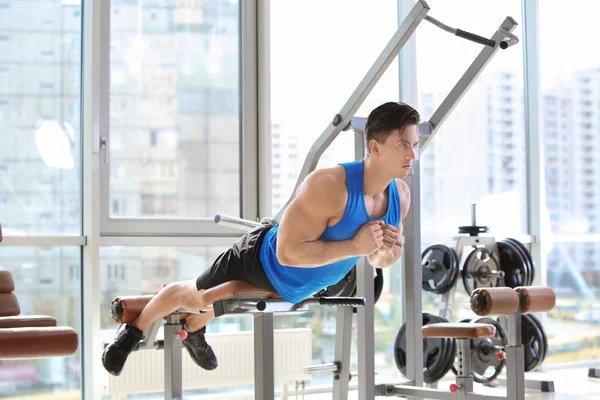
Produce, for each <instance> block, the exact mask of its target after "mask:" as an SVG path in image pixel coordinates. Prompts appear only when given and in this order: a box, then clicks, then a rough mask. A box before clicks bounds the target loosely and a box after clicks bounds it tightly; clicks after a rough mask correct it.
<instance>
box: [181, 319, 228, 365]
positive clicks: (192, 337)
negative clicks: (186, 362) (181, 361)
mask: <svg viewBox="0 0 600 400" xmlns="http://www.w3.org/2000/svg"><path fill="white" fill-rule="evenodd" d="M205 333H206V327H204V328H202V329H200V330H199V331H197V332H193V333H192V332H188V335H187V338H185V339H183V340H182V341H181V343H182V344H183V346H184V347H185V348H186V349H187V351H188V353H190V357H192V360H194V362H195V363H196V364H198V365H199V366H200V367H202V368H204V369H206V370H208V371H212V370H213V369H215V368H217V366H218V365H219V362H218V361H217V356H216V355H215V352H214V351H213V349H212V347H210V345H209V344H208V343H206V338H205V337H204V334H205Z"/></svg>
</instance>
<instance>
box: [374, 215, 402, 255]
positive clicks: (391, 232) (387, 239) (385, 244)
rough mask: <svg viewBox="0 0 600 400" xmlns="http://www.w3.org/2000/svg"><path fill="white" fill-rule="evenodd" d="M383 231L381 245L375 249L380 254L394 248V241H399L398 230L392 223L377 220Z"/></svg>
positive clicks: (384, 253)
mask: <svg viewBox="0 0 600 400" xmlns="http://www.w3.org/2000/svg"><path fill="white" fill-rule="evenodd" d="M379 225H380V226H381V230H382V232H383V240H382V244H381V247H380V248H379V249H377V251H378V252H379V253H380V254H383V255H386V254H388V253H389V251H390V250H392V249H393V248H394V245H395V244H396V243H400V230H399V229H398V228H396V227H395V226H393V225H390V224H386V223H385V222H383V221H379Z"/></svg>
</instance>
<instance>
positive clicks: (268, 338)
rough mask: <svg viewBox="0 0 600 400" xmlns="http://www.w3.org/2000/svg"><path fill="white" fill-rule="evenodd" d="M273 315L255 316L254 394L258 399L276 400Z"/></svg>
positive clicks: (260, 314) (262, 314)
mask: <svg viewBox="0 0 600 400" xmlns="http://www.w3.org/2000/svg"><path fill="white" fill-rule="evenodd" d="M274 347H275V344H274V337H273V314H272V313H259V314H256V315H255V316H254V394H255V395H256V398H257V399H261V400H274V399H275V356H274V351H273V348H274Z"/></svg>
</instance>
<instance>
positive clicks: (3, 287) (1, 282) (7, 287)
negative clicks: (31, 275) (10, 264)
mask: <svg viewBox="0 0 600 400" xmlns="http://www.w3.org/2000/svg"><path fill="white" fill-rule="evenodd" d="M14 290H15V281H14V280H13V277H12V275H11V273H10V271H6V270H4V271H0V293H12V292H14Z"/></svg>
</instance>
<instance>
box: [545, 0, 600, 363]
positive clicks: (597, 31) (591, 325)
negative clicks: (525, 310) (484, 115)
mask: <svg viewBox="0 0 600 400" xmlns="http://www.w3.org/2000/svg"><path fill="white" fill-rule="evenodd" d="M581 10H586V12H581ZM594 10H598V3H596V2H594V1H591V0H588V1H585V0H578V1H575V2H572V3H569V6H568V7H565V5H564V3H560V2H558V1H554V0H551V1H545V2H541V3H540V9H539V12H540V15H539V23H540V64H541V81H542V95H543V103H542V107H541V108H542V119H543V129H542V134H543V140H544V145H545V149H544V151H545V154H544V160H545V172H546V180H545V182H544V184H545V189H546V209H545V210H544V211H545V212H546V213H547V221H546V222H547V226H546V229H547V230H546V232H545V233H544V234H545V238H546V239H545V240H549V241H550V248H549V252H548V254H545V255H544V256H545V257H547V262H548V275H547V277H548V284H549V285H550V286H552V287H553V288H554V290H555V291H556V293H557V302H556V307H555V308H554V309H553V310H551V311H550V312H549V313H548V316H549V318H548V319H547V325H546V326H547V331H548V334H549V336H550V354H549V355H548V358H547V362H550V363H552V362H568V361H576V360H588V359H592V358H595V354H594V353H593V352H594V349H595V348H596V347H597V346H596V344H597V343H598V339H597V338H598V334H597V326H598V322H600V310H599V308H598V293H599V289H600V284H599V282H600V280H599V279H598V278H599V276H600V273H599V271H600V263H599V262H598V255H599V254H600V239H599V237H598V233H599V232H600V207H598V204H600V190H598V187H599V184H600V178H598V176H599V175H598V173H599V171H600V164H599V162H598V161H599V160H600V159H599V158H598V150H599V149H600V147H599V144H598V139H597V138H598V131H599V128H600V120H599V119H598V115H599V113H600V68H599V67H600V61H599V59H598V57H597V54H595V53H597V52H585V51H581V48H580V46H574V45H573V44H574V43H579V42H581V40H582V38H584V40H585V38H596V37H598V36H600V26H598V23H597V21H596V19H594V16H595V15H596V13H595V12H594ZM578 11H579V12H578ZM557 27H560V29H561V32H563V33H562V34H561V35H556V29H557ZM556 49H561V50H560V52H559V53H560V54H557V51H556Z"/></svg>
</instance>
